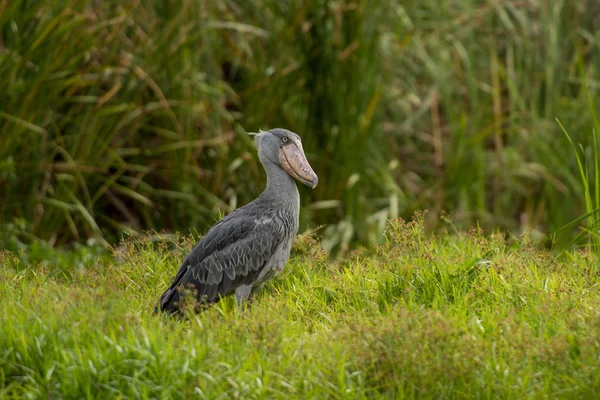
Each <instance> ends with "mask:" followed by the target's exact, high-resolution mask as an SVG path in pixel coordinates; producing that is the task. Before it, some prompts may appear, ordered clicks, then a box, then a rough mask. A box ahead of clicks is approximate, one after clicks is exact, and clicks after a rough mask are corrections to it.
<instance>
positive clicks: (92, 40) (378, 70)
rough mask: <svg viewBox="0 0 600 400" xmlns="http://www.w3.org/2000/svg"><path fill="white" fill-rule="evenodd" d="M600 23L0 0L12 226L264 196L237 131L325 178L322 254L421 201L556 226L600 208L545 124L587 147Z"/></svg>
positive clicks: (525, 8)
mask: <svg viewBox="0 0 600 400" xmlns="http://www.w3.org/2000/svg"><path fill="white" fill-rule="evenodd" d="M599 14H600V5H599V3H598V2H597V1H594V0H584V1H578V2H569V1H565V0H557V1H552V2H548V1H545V0H535V1H527V2H523V1H520V0H500V1H494V2H485V1H478V0H452V1H446V2H439V1H434V0H425V1H399V0H386V1H384V2H377V3H376V4H375V3H373V2H369V1H367V0H358V1H353V2H344V1H341V0H314V1H308V2H300V1H283V2H282V1H275V0H252V1H237V0H227V1H216V0H215V1H213V0H209V1H197V0H178V1H175V2H168V3H165V2H159V1H143V2H142V1H133V2H128V3H127V4H115V3H113V2H98V1H93V0H71V1H68V2H66V3H65V2H64V1H57V0H44V1H30V0H11V1H10V2H2V3H0V85H1V86H2V87H3V88H4V89H3V90H2V91H1V92H0V193H2V196H0V223H3V224H4V225H8V224H12V225H15V224H16V225H19V224H21V221H24V222H25V227H24V229H22V230H20V232H21V233H20V234H19V240H21V241H24V242H29V241H31V240H32V238H33V239H35V238H38V239H44V240H46V241H48V242H49V243H50V244H61V243H65V242H71V241H73V240H79V241H85V240H86V239H87V238H90V237H92V238H94V239H95V240H96V241H99V242H104V241H107V242H109V243H114V242H115V241H117V240H118V238H119V237H121V235H122V234H123V233H127V234H134V233H136V232H137V233H139V232H140V231H142V230H144V229H158V230H160V229H162V228H167V229H170V230H184V231H185V230H188V229H189V228H190V227H194V228H196V229H198V230H199V231H202V230H204V229H205V228H206V227H208V226H209V225H211V224H212V223H213V222H214V220H215V219H216V217H217V215H218V213H220V212H228V211H230V210H231V209H233V208H235V207H237V206H239V205H241V204H244V203H246V202H248V201H249V200H250V199H252V198H253V197H255V196H256V195H257V194H258V193H259V192H260V190H261V189H262V184H261V182H262V180H261V179H263V177H262V174H263V173H262V170H261V168H260V165H259V164H258V163H257V160H256V157H255V155H254V151H253V149H252V143H251V140H250V139H249V138H248V137H247V136H246V135H245V134H244V131H245V130H246V129H247V130H250V131H254V130H257V129H258V128H263V129H266V128H271V127H276V126H283V127H287V128H290V129H292V130H295V131H297V132H298V133H300V134H301V135H302V137H303V138H304V141H305V148H306V151H307V155H308V157H309V160H310V161H311V163H312V164H313V166H314V168H315V170H316V172H317V173H318V175H319V176H320V178H321V179H320V182H321V183H320V185H319V187H318V188H317V190H316V191H314V192H313V191H309V190H307V189H305V188H302V189H301V190H302V198H303V201H304V203H303V206H304V210H303V213H302V218H303V221H302V225H303V226H310V227H315V226H319V225H326V227H325V229H324V232H325V239H324V241H323V245H324V246H325V247H326V248H327V249H335V250H342V251H346V250H347V249H348V248H349V245H350V243H351V242H352V241H357V240H358V241H361V242H363V243H366V242H374V241H381V240H382V236H381V233H382V232H383V227H384V226H385V221H386V220H387V219H388V218H394V217H397V216H404V217H407V216H409V215H411V214H412V213H413V211H415V210H419V209H429V210H432V211H433V212H432V213H431V214H430V215H438V214H439V213H440V212H441V211H444V210H445V211H447V212H448V213H450V214H451V216H452V219H453V221H455V223H456V224H457V226H459V227H468V226H471V225H473V224H475V223H476V222H477V223H479V224H480V225H481V226H482V227H484V228H485V229H491V228H493V227H502V228H504V229H508V230H510V231H511V232H513V233H514V234H516V235H518V234H520V232H522V231H524V230H527V229H530V230H532V234H535V235H537V236H538V237H542V238H544V237H547V236H546V234H547V233H550V232H555V231H557V230H558V229H559V228H561V227H564V226H565V225H566V224H567V223H569V222H571V221H574V220H576V218H577V217H579V216H581V215H585V214H586V213H587V212H589V210H588V211H586V210H587V208H588V207H587V205H586V204H587V203H586V202H585V195H583V193H584V192H585V190H586V188H585V185H584V184H583V182H582V180H581V179H580V173H579V167H578V164H577V161H576V160H575V158H574V157H573V153H572V151H571V149H570V146H569V142H568V140H567V138H566V137H565V136H564V135H563V134H562V133H561V129H560V127H559V126H558V125H557V124H556V122H555V121H556V118H558V119H559V120H560V121H561V123H562V124H563V126H564V127H565V128H566V129H567V130H568V132H569V135H570V137H571V139H572V141H573V143H575V144H576V145H581V146H582V149H583V152H584V153H590V152H591V151H592V150H593V148H594V141H593V138H592V135H590V132H591V128H592V127H593V126H594V121H593V119H594V117H593V115H594V113H593V112H592V113H590V111H589V99H591V100H592V104H598V82H597V78H596V76H597V73H598V65H600V51H598V49H599V45H600V37H599V36H598V32H600V29H598V28H599V26H598V21H599V20H600V19H599V18H598V15H599ZM586 86H588V87H589V94H588V91H586V90H585V87H586ZM595 186H597V185H596V183H595V182H591V183H590V190H592V192H594V191H596V190H597V188H596V187H595ZM430 222H433V223H435V222H436V220H435V219H432V220H431V221H430ZM577 233H578V232H574V230H572V229H564V230H562V231H561V234H559V235H558V236H556V240H557V241H558V242H559V243H560V244H562V245H566V244H568V243H570V241H571V239H572V238H573V237H574V236H575V235H577Z"/></svg>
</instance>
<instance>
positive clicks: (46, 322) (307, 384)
mask: <svg viewBox="0 0 600 400" xmlns="http://www.w3.org/2000/svg"><path fill="white" fill-rule="evenodd" d="M192 244H193V240H191V238H180V237H178V238H170V239H169V238H166V237H164V236H154V237H151V238H145V239H135V240H127V241H126V242H124V243H121V245H120V246H119V249H118V251H116V253H115V257H117V259H118V260H120V261H118V262H114V261H90V260H88V261H85V260H84V261H83V263H82V267H81V268H78V269H73V268H72V267H71V264H70V263H66V264H65V263H63V262H61V261H56V262H44V263H42V264H39V265H31V264H28V263H23V262H22V260H20V259H19V257H17V256H15V255H14V254H12V253H4V254H0V291H1V292H2V293H10V295H9V296H3V299H2V313H1V314H0V371H1V374H0V397H2V398H11V397H13V398H25V397H26V398H90V399H91V398H160V399H167V398H206V399H215V398H244V399H248V398H270V399H271V398H286V399H289V398H303V399H305V398H319V399H322V398H325V397H329V398H373V397H379V396H381V395H385V396H386V397H387V398H396V399H402V398H418V399H423V398H452V399H456V398H523V397H527V398H586V399H587V398H589V399H591V398H596V397H597V395H598V393H599V392H600V358H599V355H600V315H599V313H598V310H600V297H599V296H598V286H599V284H600V275H599V274H598V271H597V269H596V268H595V264H596V263H597V258H596V256H595V255H594V254H593V253H590V252H589V251H579V252H576V253H573V254H571V255H568V256H565V258H562V259H558V258H556V257H555V256H554V255H553V254H551V253H549V252H547V251H546V250H543V249H539V248H537V247H536V246H534V245H533V244H532V243H531V241H530V239H529V238H527V237H522V238H519V239H513V240H511V241H510V242H505V241H504V239H503V236H502V235H492V236H489V237H485V236H483V235H482V234H481V231H480V230H477V229H473V230H471V232H469V233H465V234H460V235H446V234H440V235H438V237H432V236H431V235H428V234H425V233H424V229H423V225H422V219H421V218H417V219H416V220H415V221H414V222H411V223H404V222H402V221H393V222H392V223H390V224H389V226H388V229H387V232H386V235H385V241H384V243H383V244H381V245H378V246H376V247H373V248H371V249H368V250H367V249H363V250H356V251H354V252H353V253H351V254H350V255H349V256H348V257H347V258H346V259H345V260H343V261H342V262H340V263H337V264H332V263H331V262H330V261H328V260H327V257H326V254H324V253H323V252H322V251H321V250H318V247H317V246H315V243H314V239H313V238H312V237H311V236H304V237H302V238H300V240H298V241H297V243H296V246H295V249H294V256H293V258H292V260H291V262H290V264H289V265H288V268H287V269H286V270H285V271H284V273H283V275H282V276H281V277H279V278H276V279H275V280H274V281H272V282H271V283H269V284H267V285H266V287H265V289H264V290H263V291H262V292H260V293H259V295H258V297H256V298H255V299H254V301H253V302H252V303H251V305H250V306H249V307H248V308H247V309H246V310H244V312H243V313H242V312H238V310H237V309H236V308H235V306H234V301H233V299H232V298H227V300H226V301H223V302H221V303H220V304H219V305H218V306H216V307H213V308H211V309H209V310H208V311H206V312H204V313H203V314H200V315H199V316H192V317H191V318H190V319H189V320H187V321H173V320H167V319H164V318H161V317H157V316H153V315H152V308H153V306H154V305H155V303H156V301H157V299H158V296H159V294H160V293H161V291H162V290H164V289H165V287H166V286H167V285H168V284H169V283H170V279H171V278H172V276H173V274H174V272H175V270H176V268H177V267H178V259H180V258H181V257H183V256H184V255H185V253H186V252H187V251H188V250H189V248H190V247H191V246H192Z"/></svg>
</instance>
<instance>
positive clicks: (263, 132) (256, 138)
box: [248, 128, 268, 146]
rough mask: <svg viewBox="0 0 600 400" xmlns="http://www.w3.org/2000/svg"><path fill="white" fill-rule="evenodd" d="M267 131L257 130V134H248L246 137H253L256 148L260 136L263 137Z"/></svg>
mask: <svg viewBox="0 0 600 400" xmlns="http://www.w3.org/2000/svg"><path fill="white" fill-rule="evenodd" d="M267 132H268V131H263V130H262V129H260V128H259V129H258V132H248V135H250V136H254V139H255V141H256V146H258V141H259V139H260V138H261V136H263V135H264V134H265V133H267Z"/></svg>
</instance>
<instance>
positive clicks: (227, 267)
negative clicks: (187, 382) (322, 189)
mask: <svg viewBox="0 0 600 400" xmlns="http://www.w3.org/2000/svg"><path fill="white" fill-rule="evenodd" d="M251 135H253V136H255V138H256V149H257V153H258V158H259V160H260V162H261V164H262V166H263V168H264V169H265V171H266V174H267V183H266V187H265V189H264V190H263V192H262V193H261V194H260V195H259V196H258V197H257V198H256V199H254V200H253V201H252V202H250V203H248V204H246V205H244V206H242V207H240V208H238V209H236V210H234V211H232V212H231V213H230V214H228V215H226V216H225V217H223V218H222V219H221V220H219V221H218V222H217V223H216V224H214V225H213V226H212V227H211V228H210V229H209V230H208V231H207V232H206V234H205V235H204V236H203V237H202V238H201V239H200V241H199V242H198V243H197V244H196V246H195V247H194V248H193V249H192V251H191V252H190V253H189V254H188V255H187V257H186V258H185V259H184V260H183V262H182V264H181V266H180V267H179V271H178V272H177V274H176V275H175V278H174V280H173V282H172V283H171V285H170V286H169V288H168V289H167V290H166V291H165V292H164V293H163V294H162V296H161V297H160V301H159V304H158V306H157V307H156V309H155V313H158V312H165V313H168V314H183V310H184V309H185V299H186V293H187V294H191V295H192V301H194V298H195V302H194V303H195V305H196V306H209V305H211V304H214V303H216V302H218V301H219V300H220V299H221V298H223V297H225V296H229V295H232V294H235V298H236V302H237V304H238V306H242V307H243V306H244V303H245V302H246V301H247V300H248V297H249V296H250V295H251V293H255V292H256V291H257V290H258V289H260V288H261V287H262V286H263V285H264V283H265V282H266V281H268V280H269V279H270V278H272V277H273V276H275V275H276V274H278V273H280V272H281V271H282V270H283V269H284V267H285V264H286V263H287V261H288V259H289V256H290V251H291V248H292V243H293V241H294V239H295V237H296V235H297V234H298V227H299V214H300V194H299V192H298V187H297V186H296V182H295V181H298V182H301V183H303V184H304V185H306V186H308V187H310V188H312V189H314V188H315V187H316V186H317V184H318V182H319V178H318V176H317V174H316V173H315V172H314V171H313V169H312V167H311V165H310V164H309V162H308V160H307V159H306V155H305V154H304V149H303V146H302V140H301V138H300V136H299V135H298V134H296V133H294V132H292V131H290V130H287V129H283V128H274V129H270V130H268V131H262V130H259V132H258V133H251Z"/></svg>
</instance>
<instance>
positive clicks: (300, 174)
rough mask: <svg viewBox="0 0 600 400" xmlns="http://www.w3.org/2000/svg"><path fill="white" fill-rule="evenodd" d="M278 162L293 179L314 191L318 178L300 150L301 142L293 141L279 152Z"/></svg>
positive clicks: (302, 150) (301, 149)
mask: <svg viewBox="0 0 600 400" xmlns="http://www.w3.org/2000/svg"><path fill="white" fill-rule="evenodd" d="M279 162H280V163H281V166H282V167H283V169H285V170H286V172H287V173H288V174H290V175H291V176H292V177H293V178H294V179H296V180H297V181H300V182H302V183H304V184H305V185H306V186H309V187H311V188H312V189H314V188H315V187H316V186H317V184H318V183H319V177H318V176H317V174H315V171H313V169H312V167H311V166H310V164H309V163H308V160H307V159H306V156H305V155H304V149H303V148H302V142H300V141H299V140H294V142H293V143H290V144H289V145H287V146H283V147H282V148H281V150H279Z"/></svg>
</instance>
